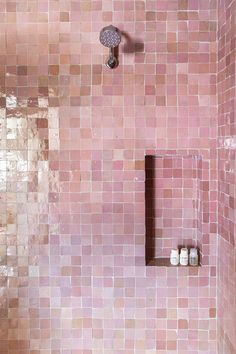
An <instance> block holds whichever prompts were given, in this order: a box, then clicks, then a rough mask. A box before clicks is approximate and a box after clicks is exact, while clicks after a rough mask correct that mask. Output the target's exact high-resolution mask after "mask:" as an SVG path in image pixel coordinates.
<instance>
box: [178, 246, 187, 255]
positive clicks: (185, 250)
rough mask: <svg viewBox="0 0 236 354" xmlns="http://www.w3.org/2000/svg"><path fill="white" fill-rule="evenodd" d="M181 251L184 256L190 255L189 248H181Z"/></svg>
mask: <svg viewBox="0 0 236 354" xmlns="http://www.w3.org/2000/svg"><path fill="white" fill-rule="evenodd" d="M180 253H181V254H182V255H183V256H187V255H188V249H187V248H185V247H184V248H181V251H180Z"/></svg>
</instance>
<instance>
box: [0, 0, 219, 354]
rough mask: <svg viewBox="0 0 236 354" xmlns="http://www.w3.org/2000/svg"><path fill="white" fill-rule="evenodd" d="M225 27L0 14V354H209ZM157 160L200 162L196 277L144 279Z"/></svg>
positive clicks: (37, 5)
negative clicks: (220, 54)
mask: <svg viewBox="0 0 236 354" xmlns="http://www.w3.org/2000/svg"><path fill="white" fill-rule="evenodd" d="M216 20H217V10H216V0H213V1H205V0H191V1H186V0H171V1H169V0H163V1H156V0H155V1H153V0H146V1H131V0H129V1H127V0H124V1H115V0H114V1H112V0H109V1H106V0H103V1H101V0H94V1H90V0H88V1H87V0H86V1H84V0H77V1H70V0H59V1H58V0H50V1H46V0H45V1H44V0H38V1H37V0H32V1H28V0H27V1H26V0H21V1H4V0H2V1H1V2H0V48H1V53H0V83H1V93H0V103H1V110H0V128H1V129H0V133H1V139H0V148H1V162H0V189H1V191H0V208H1V216H0V217H1V222H0V231H1V233H0V353H1V354H69V353H70V354H81V353H83V354H92V353H93V354H101V353H109V354H110V353H114V354H131V353H135V354H143V353H148V354H154V353H155V354H156V353H159V354H167V353H168V354H170V353H172V352H173V353H176V352H178V353H179V354H200V353H202V354H203V353H208V354H216V242H217V237H216V200H217V183H216V126H217V122H216V119H217V105H216V25H217V22H216ZM110 23H112V24H114V25H117V26H118V27H119V28H120V30H121V31H123V39H122V45H121V46H120V53H119V60H120V65H119V67H118V68H117V69H116V70H114V71H110V70H109V69H107V68H106V67H105V66H104V61H105V59H106V56H107V49H106V48H104V47H103V46H101V44H100V43H99V40H98V36H99V32H100V30H101V29H102V28H103V27H104V26H105V25H109V24H110ZM157 149H161V150H162V151H163V154H165V153H167V154H168V150H171V151H173V150H175V152H176V154H185V155H188V154H189V151H190V150H191V153H193V154H194V155H201V156H202V157H203V166H202V170H203V177H204V181H210V183H209V187H208V188H209V190H208V191H207V192H208V193H204V191H202V192H203V198H205V207H204V208H205V214H206V218H205V219H204V222H203V223H202V226H201V235H200V237H201V243H202V251H203V253H204V257H205V258H204V265H203V266H202V267H201V268H198V269H192V268H167V267H145V193H144V192H145V183H144V179H145V171H144V167H145V161H144V160H145V155H148V154H151V155H152V154H154V153H156V151H157Z"/></svg>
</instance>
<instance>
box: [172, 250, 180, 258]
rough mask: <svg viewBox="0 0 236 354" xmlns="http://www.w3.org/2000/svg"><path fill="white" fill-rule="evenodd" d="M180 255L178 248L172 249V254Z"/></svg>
mask: <svg viewBox="0 0 236 354" xmlns="http://www.w3.org/2000/svg"><path fill="white" fill-rule="evenodd" d="M178 255H179V250H178V249H177V248H173V249H172V250H171V256H173V257H174V256H178Z"/></svg>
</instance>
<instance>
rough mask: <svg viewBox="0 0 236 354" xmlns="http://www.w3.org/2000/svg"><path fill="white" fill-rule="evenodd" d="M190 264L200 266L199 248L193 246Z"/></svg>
mask: <svg viewBox="0 0 236 354" xmlns="http://www.w3.org/2000/svg"><path fill="white" fill-rule="evenodd" d="M189 264H190V265H191V266H193V267H196V266H198V252H197V248H191V249H190V254H189Z"/></svg>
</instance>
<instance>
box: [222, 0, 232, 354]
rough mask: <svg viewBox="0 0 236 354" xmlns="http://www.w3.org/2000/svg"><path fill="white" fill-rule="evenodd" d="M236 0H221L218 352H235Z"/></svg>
mask: <svg viewBox="0 0 236 354" xmlns="http://www.w3.org/2000/svg"><path fill="white" fill-rule="evenodd" d="M235 36H236V1H235V0H232V1H225V0H221V1H219V25H218V38H219V51H218V102H219V121H218V160H219V161H218V169H219V245H218V264H219V267H218V309H219V311H218V318H219V320H218V333H219V341H218V342H219V343H218V350H219V353H223V354H235V353H236V300H235V294H236V214H235V208H236V186H235V184H236V177H235V176H236V154H235V147H236V130H235V127H236V125H235V107H236V100H235V94H236V91H235V85H236V81H235V60H236V55H235V52H236V51H235Z"/></svg>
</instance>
